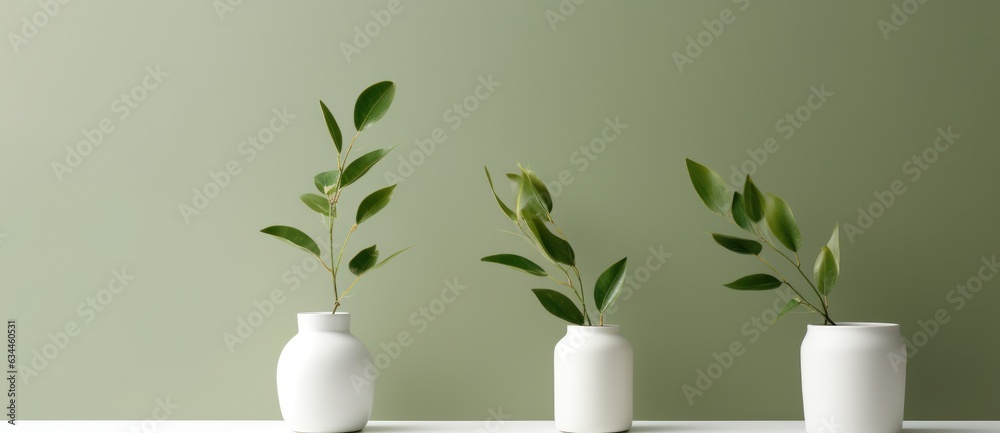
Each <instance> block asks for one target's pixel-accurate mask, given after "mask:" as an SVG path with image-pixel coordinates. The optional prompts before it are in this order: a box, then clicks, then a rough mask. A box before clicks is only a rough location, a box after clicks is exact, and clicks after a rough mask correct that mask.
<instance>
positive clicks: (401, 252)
mask: <svg viewBox="0 0 1000 433" xmlns="http://www.w3.org/2000/svg"><path fill="white" fill-rule="evenodd" d="M410 248H412V247H406V248H403V249H401V250H399V251H396V252H394V253H392V254H389V257H386V258H384V259H382V261H381V262H378V264H377V265H375V266H372V268H371V269H369V271H372V270H375V269H378V268H381V267H382V265H384V264H386V263H388V262H389V260H392V259H393V257H396V256H398V255H400V254H403V253H404V252H406V250H408V249H410Z"/></svg>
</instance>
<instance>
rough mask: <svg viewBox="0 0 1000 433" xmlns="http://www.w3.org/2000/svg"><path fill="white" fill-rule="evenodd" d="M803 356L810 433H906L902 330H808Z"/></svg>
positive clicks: (890, 326) (861, 326) (874, 326)
mask: <svg viewBox="0 0 1000 433" xmlns="http://www.w3.org/2000/svg"><path fill="white" fill-rule="evenodd" d="M801 355H802V366H801V368H802V408H803V410H804V414H805V423H806V432H808V433H899V432H900V431H902V428H903V400H904V394H905V391H906V344H905V343H904V342H903V337H902V335H900V331H899V325H897V324H894V323H860V322H846V323H838V324H837V326H823V325H809V328H808V331H807V332H806V336H805V338H804V339H803V340H802V352H801Z"/></svg>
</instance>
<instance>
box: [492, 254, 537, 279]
mask: <svg viewBox="0 0 1000 433" xmlns="http://www.w3.org/2000/svg"><path fill="white" fill-rule="evenodd" d="M482 261H484V262H487V263H499V264H501V265H507V266H510V267H512V268H514V269H517V270H519V271H523V272H527V273H529V274H531V275H537V276H539V277H544V276H546V275H548V273H546V272H545V270H544V269H542V267H541V266H538V265H537V264H535V262H533V261H531V260H528V259H526V258H524V257H521V256H519V255H517V254H496V255H492V256H486V257H483V258H482Z"/></svg>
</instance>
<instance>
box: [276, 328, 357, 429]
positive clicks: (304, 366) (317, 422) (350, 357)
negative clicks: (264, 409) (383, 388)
mask: <svg viewBox="0 0 1000 433" xmlns="http://www.w3.org/2000/svg"><path fill="white" fill-rule="evenodd" d="M298 325H299V332H298V333H297V334H295V336H294V337H292V339H291V340H289V341H288V344H286V345H285V348H284V349H283V350H282V351H281V356H280V357H278V375H277V377H278V404H279V406H280V407H281V417H282V418H284V420H285V423H286V425H287V426H288V427H289V428H290V429H292V430H294V431H296V432H299V433H343V432H355V431H358V430H361V429H362V428H364V427H365V425H367V424H368V420H369V419H370V418H371V413H372V403H373V402H374V398H375V378H374V377H372V375H370V374H369V375H367V376H366V372H365V368H366V367H368V366H371V365H372V363H371V359H372V357H371V354H370V353H369V352H368V348H367V347H365V345H364V343H362V342H361V340H359V339H358V338H357V337H355V336H354V335H352V334H351V315H350V313H336V314H332V313H329V312H325V313H299V314H298Z"/></svg>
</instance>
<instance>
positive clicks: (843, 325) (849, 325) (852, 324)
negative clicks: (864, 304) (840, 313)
mask: <svg viewBox="0 0 1000 433" xmlns="http://www.w3.org/2000/svg"><path fill="white" fill-rule="evenodd" d="M806 326H808V327H809V328H810V329H812V328H824V329H827V328H828V329H837V328H842V329H851V328H854V329H857V328H898V327H899V324H898V323H887V322H838V323H837V325H836V326H834V325H813V324H809V325H806Z"/></svg>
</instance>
